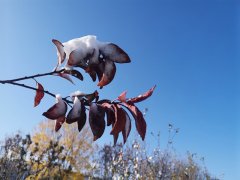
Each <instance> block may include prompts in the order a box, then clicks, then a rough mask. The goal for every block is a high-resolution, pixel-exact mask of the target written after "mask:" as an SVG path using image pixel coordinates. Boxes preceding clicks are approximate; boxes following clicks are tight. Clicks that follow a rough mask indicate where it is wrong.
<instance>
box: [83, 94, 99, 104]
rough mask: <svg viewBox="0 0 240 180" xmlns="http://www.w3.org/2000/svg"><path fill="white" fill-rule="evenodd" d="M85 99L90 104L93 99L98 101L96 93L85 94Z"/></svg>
mask: <svg viewBox="0 0 240 180" xmlns="http://www.w3.org/2000/svg"><path fill="white" fill-rule="evenodd" d="M85 98H86V99H87V101H88V103H91V102H92V101H93V100H94V99H96V100H98V98H99V96H98V92H97V91H94V92H93V93H91V94H87V95H85Z"/></svg>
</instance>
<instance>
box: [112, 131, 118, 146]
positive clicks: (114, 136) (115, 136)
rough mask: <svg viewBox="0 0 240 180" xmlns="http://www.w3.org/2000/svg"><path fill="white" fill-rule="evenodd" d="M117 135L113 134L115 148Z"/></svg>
mask: <svg viewBox="0 0 240 180" xmlns="http://www.w3.org/2000/svg"><path fill="white" fill-rule="evenodd" d="M118 135H119V134H113V145H114V146H116V144H117V140H118Z"/></svg>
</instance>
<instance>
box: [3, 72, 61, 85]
mask: <svg viewBox="0 0 240 180" xmlns="http://www.w3.org/2000/svg"><path fill="white" fill-rule="evenodd" d="M64 70H65V69H61V70H58V71H56V70H55V71H52V72H48V73H42V74H35V75H32V76H25V77H21V78H16V79H9V80H0V83H1V84H5V83H9V82H16V81H22V80H27V79H33V78H37V77H42V76H49V75H54V74H56V73H61V72H63V71H64Z"/></svg>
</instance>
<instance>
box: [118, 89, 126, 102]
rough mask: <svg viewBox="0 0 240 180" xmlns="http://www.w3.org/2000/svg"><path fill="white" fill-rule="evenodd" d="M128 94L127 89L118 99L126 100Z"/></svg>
mask: <svg viewBox="0 0 240 180" xmlns="http://www.w3.org/2000/svg"><path fill="white" fill-rule="evenodd" d="M126 94H127V91H123V92H122V93H121V94H120V95H119V96H118V100H119V101H121V102H126Z"/></svg>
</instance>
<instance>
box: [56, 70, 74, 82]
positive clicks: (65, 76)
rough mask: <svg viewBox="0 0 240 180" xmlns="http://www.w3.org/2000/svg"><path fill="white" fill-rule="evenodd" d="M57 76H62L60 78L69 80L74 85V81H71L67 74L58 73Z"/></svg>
mask: <svg viewBox="0 0 240 180" xmlns="http://www.w3.org/2000/svg"><path fill="white" fill-rule="evenodd" d="M56 75H57V76H60V77H62V78H64V79H67V80H68V81H69V82H71V83H72V84H74V82H73V80H72V79H71V77H70V76H69V75H68V74H66V73H57V74H56Z"/></svg>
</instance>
